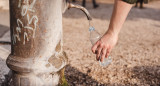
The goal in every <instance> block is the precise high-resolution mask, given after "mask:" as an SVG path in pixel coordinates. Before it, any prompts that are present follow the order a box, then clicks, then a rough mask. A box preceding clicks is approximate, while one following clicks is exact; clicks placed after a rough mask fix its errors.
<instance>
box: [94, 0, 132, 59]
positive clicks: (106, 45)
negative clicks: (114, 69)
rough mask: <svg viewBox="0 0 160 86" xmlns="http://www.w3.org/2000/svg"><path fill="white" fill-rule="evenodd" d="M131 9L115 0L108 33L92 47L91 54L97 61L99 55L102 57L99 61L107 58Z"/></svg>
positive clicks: (124, 3)
mask: <svg viewBox="0 0 160 86" xmlns="http://www.w3.org/2000/svg"><path fill="white" fill-rule="evenodd" d="M131 7H132V5H130V4H128V3H126V2H123V1H122V0H115V5H114V10H113V13H112V18H111V21H110V25H109V28H108V31H107V32H106V33H105V34H104V35H103V36H102V37H101V39H100V40H98V41H97V42H96V43H95V44H94V45H93V47H92V52H93V53H95V54H96V58H97V60H99V57H100V55H101V56H102V57H101V61H103V59H104V58H105V57H106V58H107V57H108V56H109V53H110V52H111V50H112V48H113V47H114V46H115V45H116V43H117V40H118V34H119V32H120V30H121V28H122V25H123V23H124V21H125V19H126V17H127V15H128V13H129V11H130V9H131Z"/></svg>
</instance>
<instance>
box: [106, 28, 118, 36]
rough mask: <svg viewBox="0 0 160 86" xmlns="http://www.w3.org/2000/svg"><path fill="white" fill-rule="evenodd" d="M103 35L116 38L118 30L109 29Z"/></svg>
mask: <svg viewBox="0 0 160 86" xmlns="http://www.w3.org/2000/svg"><path fill="white" fill-rule="evenodd" d="M105 34H110V35H112V36H118V34H119V31H118V29H113V28H109V29H108V30H107V32H106V33H105Z"/></svg>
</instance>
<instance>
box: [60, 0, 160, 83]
mask: <svg viewBox="0 0 160 86" xmlns="http://www.w3.org/2000/svg"><path fill="white" fill-rule="evenodd" d="M102 2H103V3H102ZM78 4H81V3H80V2H78ZM159 4H160V1H154V2H150V3H149V4H148V5H144V6H145V8H144V9H139V8H134V7H133V8H132V10H131V12H130V14H129V16H128V18H127V21H126V22H125V24H124V26H123V28H122V30H121V32H120V34H119V40H118V44H117V45H116V46H115V48H114V49H113V50H112V53H111V55H110V56H111V57H112V59H113V62H112V63H111V64H110V65H109V66H108V67H104V68H102V67H101V66H99V63H98V62H97V61H96V60H95V55H93V54H92V52H91V50H90V49H91V43H90V41H89V31H88V21H87V20H86V17H85V15H84V14H83V13H82V12H81V11H79V10H77V9H70V10H68V11H67V12H66V13H65V14H64V19H63V24H64V50H65V51H66V52H67V54H68V57H69V65H68V66H67V68H66V75H67V79H68V81H69V83H70V84H71V85H73V86H74V85H76V86H96V85H102V86H103V85H104V86H106V85H107V86H113V85H115V86H116V85H117V86H121V85H125V86H126V85H128V86H134V85H135V86H137V85H138V86H150V85H154V86H158V85H160V6H159ZM99 5H100V7H99V8H97V9H93V8H92V4H91V3H87V9H88V10H89V12H90V13H91V15H92V16H93V21H92V26H94V27H95V28H96V29H97V30H98V32H100V33H101V34H103V33H104V32H105V31H106V30H107V29H108V25H109V20H110V16H111V13H112V9H113V2H112V1H109V0H108V2H107V1H104V0H103V1H101V2H99Z"/></svg>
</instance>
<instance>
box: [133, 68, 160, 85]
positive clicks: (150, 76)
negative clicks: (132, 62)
mask: <svg viewBox="0 0 160 86" xmlns="http://www.w3.org/2000/svg"><path fill="white" fill-rule="evenodd" d="M132 73H133V74H134V75H133V76H132V78H138V79H139V80H140V82H141V83H144V84H148V85H150V86H160V66H136V67H134V68H133V69H132Z"/></svg>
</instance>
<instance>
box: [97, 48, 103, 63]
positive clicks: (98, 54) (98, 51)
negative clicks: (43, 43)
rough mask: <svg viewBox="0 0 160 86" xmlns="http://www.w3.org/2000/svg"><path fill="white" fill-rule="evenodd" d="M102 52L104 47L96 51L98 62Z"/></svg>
mask: <svg viewBox="0 0 160 86" xmlns="http://www.w3.org/2000/svg"><path fill="white" fill-rule="evenodd" d="M101 51H102V47H101V46H99V47H98V48H97V50H96V52H97V53H96V58H97V61H98V60H99V59H100V56H101V54H102V53H101Z"/></svg>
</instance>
